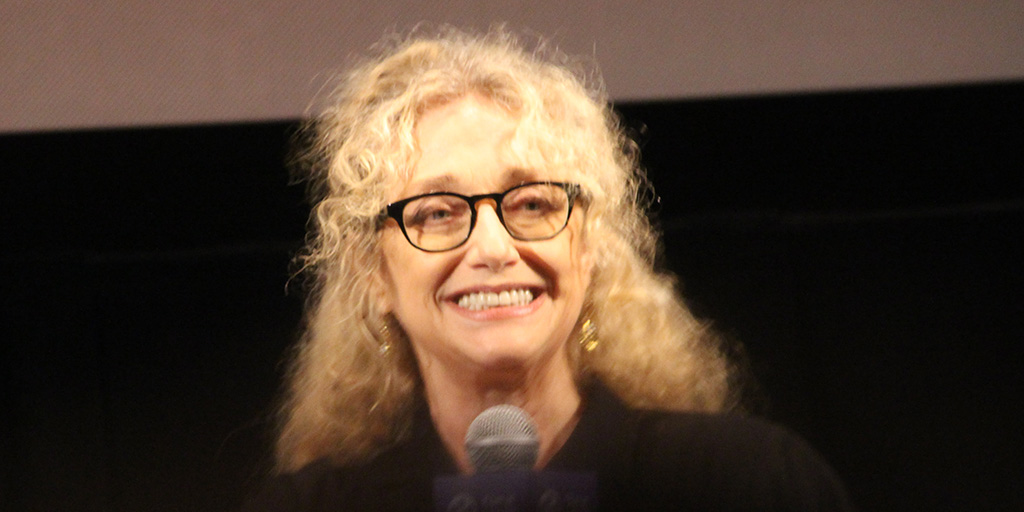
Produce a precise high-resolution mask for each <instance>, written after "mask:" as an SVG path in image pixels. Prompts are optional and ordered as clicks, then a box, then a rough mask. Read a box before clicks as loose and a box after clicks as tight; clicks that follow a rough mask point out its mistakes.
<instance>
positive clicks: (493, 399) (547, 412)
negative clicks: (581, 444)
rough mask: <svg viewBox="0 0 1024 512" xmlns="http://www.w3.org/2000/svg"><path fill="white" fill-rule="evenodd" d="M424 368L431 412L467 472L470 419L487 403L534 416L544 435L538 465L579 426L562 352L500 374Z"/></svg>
mask: <svg viewBox="0 0 1024 512" xmlns="http://www.w3.org/2000/svg"><path fill="white" fill-rule="evenodd" d="M433 368H434V369H437V367H436V366H433ZM423 370H425V369H423V368H421V371H422V373H423V382H424V389H425V392H426V398H427V403H428V404H429V405H430V415H431V417H432V419H433V421H434V425H435V427H436V428H437V432H438V434H439V435H440V436H441V440H442V442H444V445H445V447H446V448H447V450H448V453H450V454H451V455H452V457H453V458H454V459H455V463H456V464H457V465H458V467H459V470H460V471H462V472H463V473H466V474H469V473H471V472H472V465H471V463H470V461H469V456H468V455H467V454H466V449H465V438H466V432H467V431H468V430H469V424H470V423H472V422H473V420H474V419H476V417H477V415H479V414H480V413H481V412H483V411H484V410H485V409H487V408H488V407H492V406H495V405H500V404H509V405H514V406H516V407H519V408H521V409H523V410H524V411H526V413H527V414H529V415H530V417H531V418H532V419H533V421H534V423H536V425H537V435H538V437H539V438H540V439H539V440H540V447H539V452H538V457H537V464H536V466H535V469H540V468H543V467H544V466H545V465H546V464H547V462H548V461H549V460H551V458H552V457H553V456H554V455H555V453H557V452H558V450H559V449H560V448H561V447H562V445H563V444H564V443H565V441H566V439H568V437H569V434H570V433H572V429H573V427H575V426H576V422H577V420H578V412H579V408H580V394H579V390H578V389H577V388H576V383H575V382H574V380H573V378H572V372H571V371H570V370H569V364H568V361H567V360H566V359H565V358H564V357H561V358H556V360H554V361H551V362H550V364H548V365H546V367H544V368H539V369H534V370H532V371H523V372H509V373H504V374H502V375H501V376H500V378H496V377H495V376H494V373H493V372H477V373H473V372H458V371H455V372H453V371H444V370H440V369H437V370H439V371H434V372H429V371H423Z"/></svg>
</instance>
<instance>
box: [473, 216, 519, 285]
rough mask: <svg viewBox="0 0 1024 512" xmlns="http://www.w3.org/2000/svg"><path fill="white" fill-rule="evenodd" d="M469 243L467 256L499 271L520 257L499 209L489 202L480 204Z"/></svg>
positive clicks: (476, 262)
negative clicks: (502, 221) (499, 216)
mask: <svg viewBox="0 0 1024 512" xmlns="http://www.w3.org/2000/svg"><path fill="white" fill-rule="evenodd" d="M469 244H470V245H469V252H468V253H467V255H466V257H467V258H468V259H469V263H470V264H471V265H474V266H486V267H487V268H489V269H491V270H492V271H498V270H501V269H502V268H505V267H507V266H509V265H512V264H513V263H515V262H516V260H518V259H519V251H517V250H516V247H515V240H514V239H513V238H512V235H509V234H508V230H506V229H505V226H503V225H502V224H501V220H499V219H498V212H497V210H495V207H494V206H492V204H491V203H489V202H488V203H482V204H480V206H479V207H478V209H477V215H476V226H474V227H473V233H472V234H471V235H470V237H469Z"/></svg>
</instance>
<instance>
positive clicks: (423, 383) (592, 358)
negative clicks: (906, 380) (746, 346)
mask: <svg viewBox="0 0 1024 512" xmlns="http://www.w3.org/2000/svg"><path fill="white" fill-rule="evenodd" d="M573 68H574V66H573V65H572V64H571V63H570V62H569V61H568V60H566V59H565V58H564V57H563V56H561V55H559V54H557V53H555V52H550V51H547V50H545V49H538V50H536V51H534V52H530V53H528V52H526V51H525V50H523V49H522V48H521V47H520V46H519V45H518V44H517V43H516V41H515V40H514V38H513V37H511V36H509V35H508V34H506V33H503V32H500V31H494V32H492V33H490V34H487V35H484V36H473V35H469V34H464V33H460V32H455V31H448V32H445V33H443V34H441V35H440V36H437V37H430V38H412V39H409V40H406V41H402V42H399V43H397V44H396V45H394V46H393V47H391V48H389V49H387V50H386V51H385V52H383V55H382V56H381V57H380V58H378V59H375V60H371V61H369V62H367V63H365V64H363V65H362V66H359V67H357V68H356V69H355V70H354V71H353V72H351V73H350V74H349V75H348V77H347V80H346V81H345V82H344V84H343V85H342V87H341V88H339V90H338V92H337V94H336V95H335V97H334V98H332V102H331V104H330V105H329V106H328V107H327V108H326V109H325V110H324V112H323V113H322V114H321V115H320V116H319V117H318V118H317V119H316V120H315V121H314V123H312V125H311V126H312V130H311V131H310V132H309V133H310V135H311V137H310V143H311V144H310V148H311V149H309V151H308V152H307V153H305V154H304V157H305V159H304V162H305V164H307V165H306V167H307V168H308V169H310V170H311V172H312V175H311V182H312V183H313V187H312V191H313V196H314V200H315V202H316V206H315V210H314V216H313V222H312V227H313V231H312V233H311V237H310V242H309V246H308V251H307V252H306V254H305V257H304V260H303V261H304V263H305V268H306V270H307V271H308V273H309V275H311V276H313V278H314V279H313V284H314V286H313V288H312V294H311V299H310V301H309V305H308V315H307V325H306V331H305V338H304V340H303V342H302V343H301V344H300V346H299V348H298V350H297V352H296V353H295V355H294V361H293V364H292V367H291V372H290V374H289V387H288V393H287V400H286V402H285V403H284V406H283V407H282V429H281V432H280V436H279V439H278V443H277V460H278V470H279V472H280V476H278V477H277V478H276V479H275V480H273V481H272V482H271V484H270V485H269V486H268V487H267V488H266V489H265V490H264V492H263V493H262V495H261V496H260V497H258V498H257V499H256V500H255V501H254V502H253V503H252V508H253V510H257V509H260V510H263V509H271V510H336V509H339V508H338V507H340V509H342V510H363V509H367V508H372V509H410V510H419V509H424V510H429V509H431V508H432V505H431V503H432V502H431V498H430V496H431V494H430V493H431V485H432V481H433V479H434V478H435V477H436V476H438V475H441V474H448V473H457V472H459V473H464V474H469V473H472V472H473V467H472V464H471V462H470V459H469V457H468V456H467V454H466V449H465V447H464V444H463V443H464V439H465V437H466V433H467V430H468V428H469V425H470V423H471V422H472V421H473V419H474V418H475V417H476V416H477V415H478V414H479V413H480V412H481V411H484V410H485V409H487V408H488V407H490V406H493V405H497V404H511V405H515V406H517V407H520V408H522V409H523V410H525V411H526V412H527V413H528V414H529V416H530V417H531V418H532V420H533V422H534V423H535V425H536V429H537V436H538V440H539V448H538V456H537V459H536V463H535V469H545V468H547V469H562V470H573V471H575V470H587V471H595V472H596V473H597V475H598V484H599V489H600V502H601V504H602V506H604V507H606V508H609V509H622V508H626V507H631V506H653V505H654V504H655V503H658V504H659V505H660V504H666V505H667V504H673V505H678V506H684V505H685V506H697V507H703V508H708V507H711V506H721V507H722V508H723V509H728V508H729V507H738V508H744V507H752V508H758V509H761V508H769V507H770V506H772V505H780V506H782V507H783V508H792V507H794V506H797V505H800V506H803V505H806V504H814V505H818V504H820V503H819V502H822V503H825V504H827V505H829V506H834V507H836V508H841V506H843V505H844V504H845V501H844V498H843V493H842V489H841V486H839V485H838V484H837V483H836V481H835V479H834V477H833V475H832V473H831V472H830V471H829V470H828V467H827V466H826V465H824V464H823V463H822V462H821V461H820V460H819V459H818V458H817V456H816V455H814V452H813V451H811V450H810V449H809V448H807V447H806V445H804V444H803V443H802V442H800V441H799V440H796V439H795V438H793V437H792V436H790V435H789V434H787V433H786V431H784V430H782V429H779V428H777V427H773V426H769V425H766V424H763V423H760V422H757V421H754V420H749V419H742V418H740V417H738V416H736V417H727V416H721V415H709V414H703V413H713V412H722V411H726V410H728V409H729V408H730V407H731V406H732V405H733V404H734V398H735V393H734V390H732V389H731V387H730V382H731V378H730V373H731V372H730V365H729V363H728V361H727V360H726V358H725V357H724V356H723V355H722V353H721V352H720V349H719V347H718V345H717V344H716V342H715V339H714V338H713V337H712V336H711V335H710V334H709V332H708V330H707V328H706V327H705V326H704V325H703V324H701V323H700V322H698V321H697V320H695V319H694V318H693V316H692V315H691V314H690V313H689V312H688V311H687V309H686V308H685V307H684V306H683V304H682V303H681V301H680V299H679V297H678V296H677V295H676V293H675V291H674V283H673V280H672V279H671V278H670V277H668V276H665V275H659V274H657V273H655V272H654V271H653V270H652V261H653V256H654V251H655V244H656V237H655V235H654V233H653V232H652V230H651V228H650V226H649V225H648V223H647V221H646V217H645V215H644V212H643V209H642V206H641V205H640V204H639V202H638V197H640V196H642V195H643V194H641V193H640V192H641V191H642V189H643V187H644V182H643V176H642V173H641V172H640V171H639V169H638V162H637V159H636V152H635V150H634V146H633V144H632V143H631V141H629V140H628V139H627V138H626V137H625V136H624V134H623V131H622V130H621V128H620V127H619V126H618V124H617V120H616V118H615V116H614V115H613V114H612V112H611V111H610V109H609V107H608V102H607V98H606V96H605V95H604V92H603V91H602V89H601V87H600V84H595V83H588V82H587V81H586V80H585V79H584V75H583V74H581V73H577V72H574V71H573ZM655 411H661V412H655ZM666 411H676V412H666ZM681 411H687V412H686V413H683V412H681ZM680 479H683V480H682V481H684V483H682V484H680V483H679V482H680ZM786 479H788V480H790V484H788V485H782V484H780V482H781V481H782V480H786ZM794 482H796V483H794ZM822 500H824V501H822Z"/></svg>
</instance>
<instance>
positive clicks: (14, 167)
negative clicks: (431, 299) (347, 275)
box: [0, 83, 1024, 511]
mask: <svg viewBox="0 0 1024 512" xmlns="http://www.w3.org/2000/svg"><path fill="white" fill-rule="evenodd" d="M1022 98H1024V84H1022V83H1003V84H987V85H971V86H951V87H938V88H919V89H903V90H881V91H861V92H837V93H822V94H802V95H785V96H765V97H750V98H726V99H713V100H699V101H675V102H661V103H644V104H626V105H621V106H620V110H621V111H622V112H623V114H624V115H625V117H626V119H627V124H628V126H629V127H630V128H631V129H632V130H633V131H635V132H636V133H637V135H638V137H639V139H640V140H641V141H642V145H643V151H644V160H645V163H646V165H647V166H648V168H649V170H650V175H651V177H652V180H653V182H654V184H655V186H656V188H657V192H658V195H659V196H660V197H661V201H660V206H659V208H658V211H657V212H656V214H655V219H656V221H657V222H658V223H659V225H660V226H661V227H662V229H663V230H664V232H665V234H666V237H665V244H664V253H663V257H662V258H661V261H660V262H659V264H660V265H662V266H664V267H665V268H668V269H670V270H672V271H674V272H676V273H677V274H679V276H680V278H681V283H682V284H681V287H682V290H683V293H684V295H685V296H686V297H687V299H688V300H689V302H690V303H691V304H692V306H693V307H694V309H695V310H696V311H698V312H699V313H700V314H701V315H703V316H705V317H709V318H712V319H714V320H715V322H716V325H717V326H718V327H719V329H721V330H723V331H724V332H726V333H727V334H729V335H730V336H732V337H735V338H737V339H739V340H741V341H742V342H744V343H745V345H746V347H747V351H748V352H749V355H750V359H751V361H752V367H753V370H754V373H755V374H756V375H757V377H758V378H759V381H760V385H761V399H760V400H758V401H757V403H758V404H760V407H761V409H760V410H761V412H762V413H763V414H765V415H767V416H769V417H771V418H773V419H775V420H777V421H781V422H783V423H785V424H787V425H789V426H791V427H792V428H794V429H796V430H797V431H799V432H800V433H802V434H803V435H804V436H806V437H807V438H808V439H809V440H810V441H811V442H812V443H813V444H814V445H815V446H816V447H818V448H819V449H820V450H821V451H822V452H823V453H824V454H825V456H826V457H827V458H828V459H829V460H830V461H831V462H832V463H833V465H834V466H835V467H836V468H837V470H838V471H839V472H840V473H841V475H842V476H843V477H844V479H845V480H846V481H847V483H848V485H849V487H850V489H851V492H852V494H853V497H854V499H855V501H856V502H857V503H858V505H859V506H861V507H863V508H864V509H867V510H872V509H897V508H900V509H912V510H963V509H975V508H980V509H989V510H995V509H1007V510H1010V509H1014V510H1019V509H1020V508H1022V507H1024V496H1022V494H1024V493H1022V491H1021V486H1020V485H1019V484H1020V476H1021V475H1024V463H1022V462H1021V460H1022V455H1024V454H1022V446H1021V431H1022V430H1024V428H1022V427H1024V424H1022V423H1024V422H1022V421H1021V420H1020V419H1018V414H1017V411H1016V408H1017V406H1018V405H1019V404H1020V399H1019V397H1020V393H1021V378H1020V376H1019V370H1020V368H1021V367H1022V364H1021V363H1022V354H1024V350H1022V349H1021V347H1020V345H1021V341H1022V340H1021V337H1022V334H1024V329H1022V327H1024V326H1022V323H1024V322H1022V318H1024V298H1022V294H1021V290H1022V288H1024V272H1021V270H1020V266H1021V264H1022V262H1024V243H1022V235H1024V149H1022V148H1024V126H1022V124H1024V121H1022V120H1024V99H1022ZM293 128H294V124H293V123H287V122H281V123H259V124H240V125H223V126H220V125H218V126H189V127H171V128H152V129H144V128H138V129H122V130H98V131H76V132H67V133H38V134H13V135H6V136H0V166H2V172H0V187H2V188H0V199H2V207H0V208H2V212H3V213H2V215H3V218H2V227H0V230H2V231H0V235H2V240H3V249H2V256H0V258H2V262H3V273H2V282H0V284H2V286H3V294H2V297H3V298H2V300H3V322H2V331H0V334H2V336H3V339H2V348H0V361H2V362H0V368H2V374H0V385H2V387H3V390H4V393H3V395H2V402H0V408H2V409H0V410H2V411H3V414H2V418H3V419H2V423H0V424H2V428H3V431H2V432H0V434H2V436H0V456H2V460H3V468H2V473H0V509H3V510H39V511H43V510H46V511H49V510H75V511H99V510H106V511H129V510H148V511H159V510H168V511H170V510H211V511H212V510H224V509H229V508H231V507H232V506H234V505H235V504H236V503H237V502H238V500H239V499H240V496H242V495H243V494H244V493H245V492H248V491H249V490H250V489H252V488H253V487H254V486H256V485H258V482H259V479H260V478H261V475H262V473H263V472H264V471H266V469H267V464H268V460H269V455H268V450H269V448H268V446H269V442H270V426H269V423H268V421H267V414H268V412H269V411H270V408H271V404H272V400H273V397H274V395H275V393H276V390H277V388H278V385H279V379H280V375H281V365H280V361H281V360H282V358H283V357H284V354H285V352H286V350H287V347H288V346H289V345H290V344H291V343H292V342H293V340H294V338H295V327H296V325H297V323H298V319H299V315H300V307H301V297H299V296H298V294H297V293H295V292H292V293H287V292H286V282H287V280H288V276H289V264H288V263H289V258H290V255H291V254H293V253H294V251H295V250H296V249H297V248H298V246H299V244H300V241H301V238H302V236H303V225H304V222H305V205H304V204H303V200H302V190H301V187H299V186H289V185H288V183H287V175H286V173H285V170H284V166H283V164H282V162H283V161H284V158H285V153H286V148H287V145H288V138H289V135H288V134H289V133H290V132H291V130H293Z"/></svg>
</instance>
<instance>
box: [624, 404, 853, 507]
mask: <svg viewBox="0 0 1024 512" xmlns="http://www.w3.org/2000/svg"><path fill="white" fill-rule="evenodd" d="M634 418H635V421H636V423H635V428H636V435H635V437H634V440H635V441H634V442H635V445H634V450H633V458H632V464H633V465H634V474H635V475H638V476H640V478H638V479H637V481H636V485H638V486H639V487H640V488H641V489H643V491H642V492H643V493H645V494H648V495H650V496H654V497H658V498H664V499H668V500H671V501H677V500H679V501H683V502H687V503H690V502H695V503H693V505H700V506H706V505H707V504H712V503H714V504H717V505H716V506H720V508H721V509H724V510H746V509H757V510H849V509H851V506H850V504H849V500H848V498H847V496H846V491H845V489H844V487H843V485H842V482H841V481H840V480H839V478H838V477H837V476H836V474H835V472H834V471H833V470H832V468H831V467H830V466H829V465H828V463H826V462H825V460H824V458H822V456H821V455H820V454H819V453H818V452H817V451H816V450H814V449H813V448H812V447H811V446H810V445H809V444H808V443H807V442H806V441H804V440H803V439H802V438H801V437H799V436H798V435H796V434H795V433H794V432H792V431H791V430H789V429H787V428H785V427H783V426H780V425H777V424H774V423H771V422H768V421H765V420H762V419H758V418H754V417H749V416H742V415H734V414H731V415H724V414H694V413H672V412H660V411H637V412H636V414H635V416H634Z"/></svg>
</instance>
